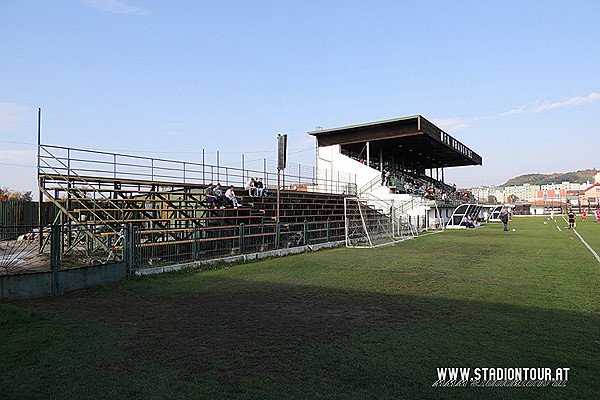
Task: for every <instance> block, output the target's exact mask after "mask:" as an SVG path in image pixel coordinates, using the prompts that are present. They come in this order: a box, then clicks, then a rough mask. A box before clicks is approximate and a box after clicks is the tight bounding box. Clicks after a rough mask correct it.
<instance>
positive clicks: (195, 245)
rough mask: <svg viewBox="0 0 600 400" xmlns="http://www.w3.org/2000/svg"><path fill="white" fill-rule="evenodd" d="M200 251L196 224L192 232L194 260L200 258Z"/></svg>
mask: <svg viewBox="0 0 600 400" xmlns="http://www.w3.org/2000/svg"><path fill="white" fill-rule="evenodd" d="M198 253H199V252H198V227H197V226H194V231H193V232H192V259H193V260H194V261H196V260H198Z"/></svg>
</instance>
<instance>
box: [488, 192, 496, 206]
mask: <svg viewBox="0 0 600 400" xmlns="http://www.w3.org/2000/svg"><path fill="white" fill-rule="evenodd" d="M487 202H488V203H489V204H498V199H497V198H496V196H494V195H491V194H490V195H489V196H488V198H487Z"/></svg>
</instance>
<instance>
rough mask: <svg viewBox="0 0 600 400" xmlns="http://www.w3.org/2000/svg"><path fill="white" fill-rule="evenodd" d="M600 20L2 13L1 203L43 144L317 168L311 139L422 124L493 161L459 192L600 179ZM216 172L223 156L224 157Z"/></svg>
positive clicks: (385, 7) (61, 10) (451, 9)
mask: <svg viewBox="0 0 600 400" xmlns="http://www.w3.org/2000/svg"><path fill="white" fill-rule="evenodd" d="M599 17H600V2H597V1H569V2H565V1H545V2H529V1H518V2H517V1H515V2H509V1H498V2H494V1H483V2H482V1H364V2H354V1H323V0H321V1H303V2H291V1H260V2H258V1H158V0H64V1H60V2H55V1H28V0H19V1H12V0H5V1H2V2H1V3H0V57H1V60H2V62H0V168H1V169H2V171H3V172H2V173H1V174H0V186H2V187H9V188H11V189H14V190H33V189H34V188H35V185H36V181H35V168H33V166H34V165H35V152H36V149H35V146H33V145H32V144H33V143H35V142H36V130H37V127H36V124H37V122H36V119H37V108H38V107H41V108H42V114H43V122H42V141H43V142H44V143H46V144H55V145H62V146H70V147H79V148H91V149H104V150H114V151H119V152H126V153H134V152H141V153H140V154H144V155H154V156H157V157H164V158H169V159H181V160H190V161H197V160H198V159H199V157H200V156H199V154H200V153H201V151H202V149H205V150H206V153H207V154H210V155H211V156H213V155H214V154H216V151H217V150H219V151H220V152H221V163H222V164H228V165H232V166H235V164H236V163H237V164H238V165H239V163H240V154H241V153H246V159H247V160H248V159H257V160H259V159H261V158H263V157H267V158H274V156H275V153H274V150H275V148H276V136H277V133H287V134H288V135H289V142H290V153H291V154H290V159H291V160H292V161H294V162H300V163H303V164H309V165H314V141H313V139H312V138H311V137H309V136H308V135H307V134H306V132H307V131H312V130H313V129H314V128H315V127H316V126H321V127H323V128H326V129H327V128H335V127H340V126H347V125H352V124H358V123H366V122H372V121H378V120H385V119H391V118H399V117H404V116H409V115H416V114H421V115H423V116H424V117H425V118H427V119H429V120H431V121H432V122H434V123H436V124H437V125H438V126H440V127H441V128H442V129H444V130H446V131H447V132H448V133H450V134H452V135H453V136H455V137H456V138H458V139H459V140H460V141H462V142H463V143H465V144H466V145H467V146H469V147H470V148H471V149H473V150H474V151H476V152H477V153H479V154H480V155H481V156H482V157H483V160H484V165H483V167H461V168H450V169H447V170H446V180H447V181H448V182H449V183H452V182H456V184H457V185H458V186H460V187H470V186H477V185H481V184H486V185H490V184H501V183H503V182H504V181H506V180H507V179H508V178H510V177H513V176H515V175H520V174H524V173H531V172H541V173H551V172H560V171H570V170H577V169H586V168H594V167H600V162H599V161H600V160H599V156H598V154H599V152H598V148H599V147H598V139H599V138H600V132H599V131H600V128H599V127H600V74H599V73H598V71H600V23H598V20H599ZM213 157H214V156H213Z"/></svg>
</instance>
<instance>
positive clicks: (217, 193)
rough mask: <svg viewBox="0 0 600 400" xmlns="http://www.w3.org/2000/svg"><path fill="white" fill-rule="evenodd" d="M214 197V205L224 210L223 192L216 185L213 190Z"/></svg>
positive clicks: (219, 185) (219, 186)
mask: <svg viewBox="0 0 600 400" xmlns="http://www.w3.org/2000/svg"><path fill="white" fill-rule="evenodd" d="M214 193H215V197H216V198H217V201H216V204H217V206H219V207H221V208H225V196H223V191H222V190H221V184H220V183H217V187H215V190H214Z"/></svg>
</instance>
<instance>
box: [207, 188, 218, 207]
mask: <svg viewBox="0 0 600 400" xmlns="http://www.w3.org/2000/svg"><path fill="white" fill-rule="evenodd" d="M205 194H206V202H207V203H208V204H209V205H212V206H213V207H214V208H217V196H216V195H215V189H214V185H213V184H212V183H211V184H209V185H208V187H207V188H206V191H205Z"/></svg>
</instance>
